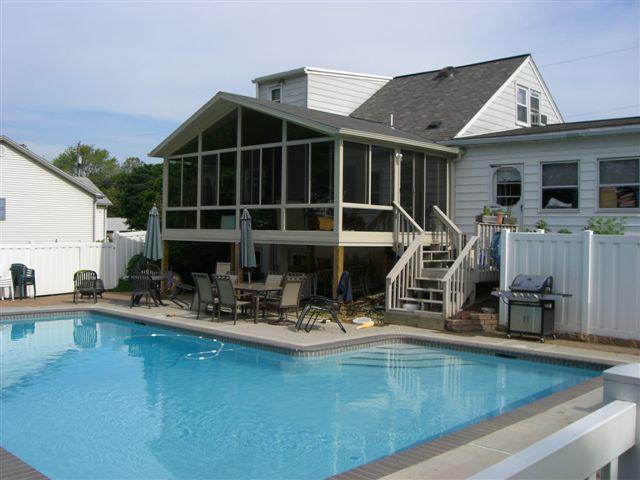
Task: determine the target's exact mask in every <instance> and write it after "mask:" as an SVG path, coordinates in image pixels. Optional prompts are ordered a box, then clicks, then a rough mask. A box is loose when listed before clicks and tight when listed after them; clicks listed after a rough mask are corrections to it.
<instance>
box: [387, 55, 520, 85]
mask: <svg viewBox="0 0 640 480" xmlns="http://www.w3.org/2000/svg"><path fill="white" fill-rule="evenodd" d="M530 56H531V54H530V53H522V54H520V55H512V56H510V57H504V58H494V59H493V60H484V61H482V62H475V63H468V64H466V65H457V66H456V65H454V66H453V68H467V67H476V66H478V65H485V64H487V63H495V62H504V61H505V60H513V59H514V58H520V57H522V58H525V57H530ZM442 68H445V67H442ZM442 68H436V69H434V70H427V71H424V72H416V73H407V74H404V75H397V76H395V77H393V78H394V79H396V78H405V77H414V76H418V75H426V74H428V73H436V72H439V71H440V70H442Z"/></svg>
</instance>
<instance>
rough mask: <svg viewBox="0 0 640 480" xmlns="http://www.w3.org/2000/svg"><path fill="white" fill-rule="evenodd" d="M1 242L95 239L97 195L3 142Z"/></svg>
mask: <svg viewBox="0 0 640 480" xmlns="http://www.w3.org/2000/svg"><path fill="white" fill-rule="evenodd" d="M0 197H2V198H6V220H4V221H0V241H1V243H3V244H5V243H23V242H46V241H56V240H57V241H77V240H82V241H88V242H91V241H93V240H94V222H95V219H94V213H93V212H94V197H93V196H92V195H91V194H89V193H87V192H84V191H82V190H80V189H79V188H78V187H77V186H75V185H73V184H71V183H69V182H68V181H66V180H64V179H62V178H61V177H59V176H57V175H55V174H54V173H52V172H50V171H48V170H47V169H46V168H44V167H42V166H41V165H39V164H38V163H36V162H34V161H33V160H31V159H29V158H26V157H25V156H23V155H22V154H21V153H19V152H17V151H15V150H14V149H12V148H11V147H9V146H7V145H4V144H3V145H0Z"/></svg>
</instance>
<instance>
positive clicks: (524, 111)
mask: <svg viewBox="0 0 640 480" xmlns="http://www.w3.org/2000/svg"><path fill="white" fill-rule="evenodd" d="M538 105H539V103H538ZM516 121H517V123H518V124H521V125H529V89H528V88H526V87H523V86H521V85H516Z"/></svg>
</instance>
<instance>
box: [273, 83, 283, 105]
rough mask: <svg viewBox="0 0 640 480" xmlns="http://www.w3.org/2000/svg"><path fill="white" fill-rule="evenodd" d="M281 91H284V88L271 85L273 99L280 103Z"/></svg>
mask: <svg viewBox="0 0 640 480" xmlns="http://www.w3.org/2000/svg"><path fill="white" fill-rule="evenodd" d="M281 93H282V89H281V88H280V87H271V91H270V96H271V101H272V102H278V103H280V95H281Z"/></svg>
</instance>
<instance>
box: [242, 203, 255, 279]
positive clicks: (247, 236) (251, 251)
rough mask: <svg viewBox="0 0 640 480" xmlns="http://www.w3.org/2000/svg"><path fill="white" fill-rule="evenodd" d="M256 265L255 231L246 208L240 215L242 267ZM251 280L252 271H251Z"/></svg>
mask: <svg viewBox="0 0 640 480" xmlns="http://www.w3.org/2000/svg"><path fill="white" fill-rule="evenodd" d="M255 266H256V252H255V248H254V246H253V232H252V231H251V215H249V211H248V210H247V209H246V208H245V209H244V210H243V211H242V215H240V267H241V268H243V269H244V268H254V267H255ZM249 282H251V273H249Z"/></svg>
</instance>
